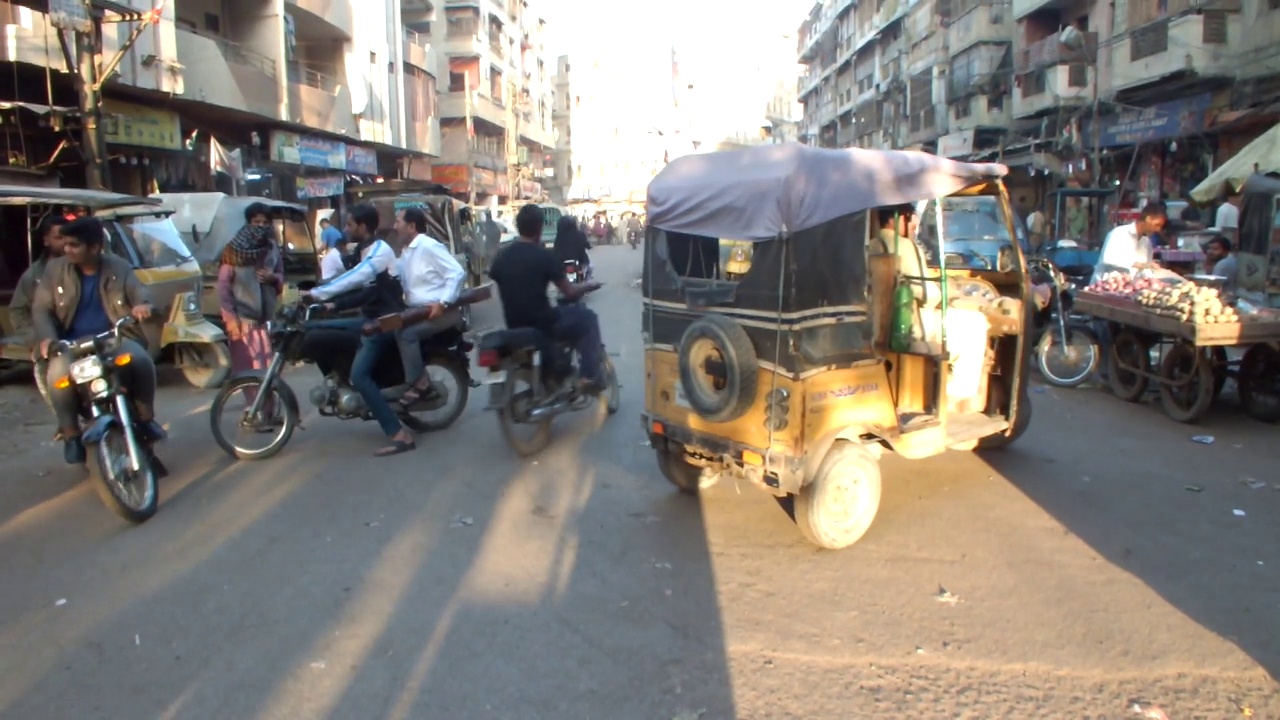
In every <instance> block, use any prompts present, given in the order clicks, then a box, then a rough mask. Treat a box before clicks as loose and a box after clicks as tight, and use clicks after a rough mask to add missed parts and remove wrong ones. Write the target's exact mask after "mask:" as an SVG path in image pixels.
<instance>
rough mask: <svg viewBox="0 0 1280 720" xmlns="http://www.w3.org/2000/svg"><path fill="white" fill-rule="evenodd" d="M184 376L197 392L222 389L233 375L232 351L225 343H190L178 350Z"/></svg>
mask: <svg viewBox="0 0 1280 720" xmlns="http://www.w3.org/2000/svg"><path fill="white" fill-rule="evenodd" d="M178 357H180V358H182V376H183V377H184V378H186V379H187V382H189V383H191V386H192V387H194V388H196V389H197V390H212V389H214V388H218V387H222V383H224V382H226V381H227V376H228V375H230V374H231V350H230V348H228V347H227V344H226V343H225V342H216V343H188V344H187V345H186V346H185V347H179V348H178Z"/></svg>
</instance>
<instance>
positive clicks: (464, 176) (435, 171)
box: [431, 165, 471, 193]
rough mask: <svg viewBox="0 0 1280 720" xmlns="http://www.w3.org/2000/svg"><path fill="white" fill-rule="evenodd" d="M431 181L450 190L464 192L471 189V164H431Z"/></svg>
mask: <svg viewBox="0 0 1280 720" xmlns="http://www.w3.org/2000/svg"><path fill="white" fill-rule="evenodd" d="M431 180H432V182H437V183H440V184H441V185H444V186H445V187H447V188H449V191H450V192H456V193H465V192H470V191H471V166H469V165H432V166H431Z"/></svg>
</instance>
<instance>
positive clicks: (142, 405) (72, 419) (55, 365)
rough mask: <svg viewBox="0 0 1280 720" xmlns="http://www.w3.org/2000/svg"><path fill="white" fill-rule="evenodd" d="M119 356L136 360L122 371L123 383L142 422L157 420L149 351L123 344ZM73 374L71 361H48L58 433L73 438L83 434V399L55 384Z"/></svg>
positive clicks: (127, 342) (60, 357)
mask: <svg viewBox="0 0 1280 720" xmlns="http://www.w3.org/2000/svg"><path fill="white" fill-rule="evenodd" d="M120 352H121V353H128V354H130V355H132V356H133V360H132V362H130V363H129V364H128V365H126V366H124V367H122V368H119V369H118V370H117V371H116V372H118V373H120V382H121V384H122V385H124V387H125V389H126V390H127V391H128V393H129V397H130V399H132V400H133V406H134V407H135V408H137V412H138V415H139V416H140V418H139V419H146V420H153V419H155V401H156V366H155V363H153V362H152V361H151V356H150V355H148V354H147V349H146V348H144V347H142V346H141V345H139V344H138V343H136V342H134V341H133V340H122V341H121V343H120ZM70 372H71V358H70V356H68V355H58V356H57V357H52V358H49V371H48V374H47V377H48V379H49V385H48V387H49V401H50V404H52V405H53V412H54V414H55V415H57V416H58V429H59V430H62V431H63V432H64V433H70V434H71V435H72V436H75V435H79V434H80V397H79V395H77V394H76V391H75V388H66V389H63V390H59V389H57V386H56V383H57V382H58V381H59V380H61V379H62V378H64V377H66V376H67V375H68V374H70Z"/></svg>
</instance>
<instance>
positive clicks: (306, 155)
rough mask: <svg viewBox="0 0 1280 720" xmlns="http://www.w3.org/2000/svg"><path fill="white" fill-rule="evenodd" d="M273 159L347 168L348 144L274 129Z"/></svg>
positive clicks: (281, 161) (331, 168)
mask: <svg viewBox="0 0 1280 720" xmlns="http://www.w3.org/2000/svg"><path fill="white" fill-rule="evenodd" d="M271 159H272V160H274V161H276V162H280V163H287V164H289V165H304V166H306V167H318V168H325V169H327V170H346V169H347V145H346V143H341V142H338V141H336V140H326V139H324V138H321V137H316V136H314V135H299V134H297V133H291V132H286V131H284V130H272V131H271ZM374 174H376V173H374Z"/></svg>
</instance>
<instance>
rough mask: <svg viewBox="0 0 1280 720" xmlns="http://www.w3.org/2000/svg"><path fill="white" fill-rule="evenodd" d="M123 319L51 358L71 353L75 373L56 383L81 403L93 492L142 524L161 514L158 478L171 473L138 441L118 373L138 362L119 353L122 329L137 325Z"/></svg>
mask: <svg viewBox="0 0 1280 720" xmlns="http://www.w3.org/2000/svg"><path fill="white" fill-rule="evenodd" d="M136 322H137V321H136V320H134V319H133V318H121V319H120V320H119V321H117V322H116V324H115V326H113V327H112V328H111V329H110V330H108V331H106V332H104V333H101V334H99V335H93V336H90V337H85V338H81V339H79V340H63V341H59V342H57V343H54V344H53V345H51V346H50V349H49V352H50V355H70V357H71V366H70V372H69V373H68V374H67V376H66V377H63V378H59V379H57V380H55V381H54V387H55V388H57V389H59V390H66V389H68V388H74V389H75V392H76V393H77V394H78V395H79V396H80V398H81V400H82V404H81V408H80V414H81V418H82V419H83V420H84V421H85V422H84V424H85V430H84V431H83V432H82V433H81V435H80V439H81V441H82V442H84V445H85V449H86V450H87V455H88V459H87V461H86V463H85V465H86V466H87V468H88V471H89V478H90V481H91V482H92V483H93V487H94V490H95V491H97V493H98V497H99V498H100V499H101V500H102V502H103V504H104V505H106V506H107V507H108V508H109V509H111V511H112V512H114V513H115V514H117V515H119V516H120V517H122V518H124V519H125V520H127V521H129V522H131V523H133V524H135V525H137V524H140V523H143V522H146V521H147V520H149V519H150V518H151V516H153V515H155V514H156V508H157V506H158V505H159V498H160V493H159V490H158V489H157V487H156V480H157V479H159V478H161V477H164V476H166V475H168V474H169V473H168V470H167V469H165V467H164V464H163V463H162V462H160V459H159V458H157V457H156V456H155V453H154V451H153V450H152V447H151V443H149V442H144V441H142V440H140V439H139V438H138V435H137V431H136V429H135V428H134V419H133V408H132V406H131V404H130V402H129V396H128V394H126V392H125V390H124V387H123V386H122V384H121V382H120V378H119V376H118V373H119V372H120V370H121V368H124V367H126V366H128V365H129V363H130V362H132V361H133V356H132V355H130V354H129V353H126V352H121V351H120V340H121V335H120V331H121V330H122V329H123V328H125V327H129V326H131V325H133V324H135V323H136Z"/></svg>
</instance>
